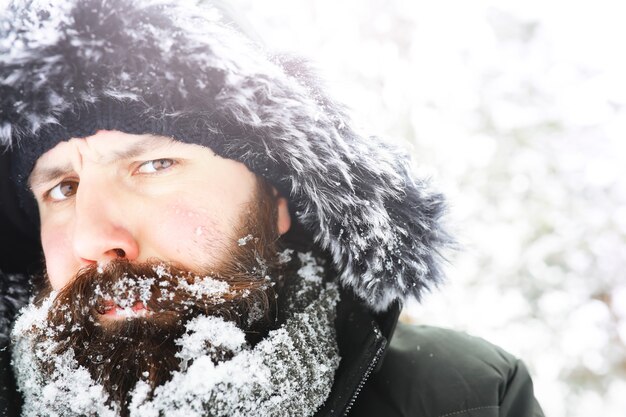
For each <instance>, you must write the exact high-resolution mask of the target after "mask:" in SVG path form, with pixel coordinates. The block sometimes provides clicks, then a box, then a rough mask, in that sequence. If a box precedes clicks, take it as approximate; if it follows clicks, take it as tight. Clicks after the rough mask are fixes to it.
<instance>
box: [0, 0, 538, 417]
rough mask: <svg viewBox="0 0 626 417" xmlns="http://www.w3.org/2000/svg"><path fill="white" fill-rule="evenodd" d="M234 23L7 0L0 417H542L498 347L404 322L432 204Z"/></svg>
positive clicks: (438, 244) (310, 84) (521, 371)
mask: <svg viewBox="0 0 626 417" xmlns="http://www.w3.org/2000/svg"><path fill="white" fill-rule="evenodd" d="M236 26H237V24H236V19H234V16H232V15H231V16H229V15H227V14H225V13H224V9H223V8H220V7H217V6H216V5H213V6H211V7H208V6H207V7H200V6H195V5H186V6H185V7H183V6H180V5H178V4H177V3H175V2H172V3H169V2H163V1H149V0H108V1H105V0H86V1H79V0H65V1H59V2H54V3H52V2H45V1H41V2H40V1H28V2H19V1H16V2H14V3H12V4H11V5H10V6H8V7H7V8H6V10H3V12H2V20H1V21H0V34H1V36H0V144H1V145H2V146H3V147H4V148H5V153H4V154H3V155H2V159H1V160H0V162H1V163H0V170H1V173H2V182H0V186H1V187H2V188H1V190H0V191H1V192H2V194H1V195H2V205H1V206H0V209H1V210H0V216H2V219H1V220H2V222H0V225H1V227H2V228H3V229H2V239H1V243H2V245H3V248H2V249H3V250H2V258H1V259H0V260H1V263H0V267H1V268H2V269H3V270H4V271H5V274H4V275H2V274H0V276H1V280H0V342H1V343H2V350H1V352H0V355H1V356H0V372H1V374H0V380H1V382H2V385H1V386H2V389H1V390H0V404H1V408H0V409H1V410H2V411H3V415H6V416H17V415H20V414H21V415H25V416H58V415H61V416H74V415H76V416H83V415H90V416H93V415H98V416H159V415H167V416H172V415H173V416H177V415H180V416H198V417H200V416H250V415H257V416H314V415H315V416H340V415H350V416H369V415H376V416H409V415H411V416H412V415H428V416H442V415H449V416H452V415H454V416H465V415H467V416H470V415H472V416H496V415H500V416H539V415H541V410H540V408H539V406H538V405H537V403H536V401H535V399H534V396H533V391H532V383H531V380H530V377H529V376H528V373H527V371H526V370H525V368H524V365H523V364H522V363H521V362H519V361H518V360H517V359H515V358H514V357H512V356H511V355H509V354H508V353H506V352H503V351H502V350H501V349H499V348H497V347H495V346H493V345H491V344H489V343H487V342H484V341H482V340H479V339H475V338H471V337H469V336H466V335H462V334H457V333H455V332H452V331H448V330H443V329H435V328H430V327H410V326H407V325H403V324H398V325H397V328H396V324H397V320H398V314H399V311H400V308H401V305H402V304H403V303H404V302H405V301H406V300H407V299H408V298H411V297H413V298H419V297H420V296H421V295H422V293H423V292H424V291H425V290H427V289H429V288H430V287H432V286H433V285H434V284H436V283H437V282H438V281H439V280H440V275H441V274H440V268H439V265H438V263H439V258H440V252H441V251H442V250H443V249H444V248H445V247H446V246H448V245H449V244H450V243H451V240H450V238H449V237H448V235H447V234H446V233H445V232H444V230H443V229H442V226H441V224H440V223H441V216H442V214H443V212H444V202H443V198H442V196H441V195H440V194H438V193H436V192H433V191H431V190H430V189H429V188H428V184H427V183H426V182H424V181H422V180H420V179H416V178H414V177H413V176H412V174H411V169H410V163H409V160H408V158H407V156H406V155H405V154H404V153H403V152H402V151H401V150H399V149H398V148H397V147H396V146H395V145H393V144H391V143H387V142H385V141H383V140H382V139H379V138H374V137H366V136H363V135H362V134H360V133H359V132H357V131H356V130H355V129H354V127H353V126H352V123H351V122H350V120H349V118H348V117H347V115H346V114H345V113H344V111H343V110H342V108H341V107H340V106H339V105H337V104H336V103H335V102H333V101H332V100H331V99H330V98H329V97H328V96H327V95H326V93H325V92H324V91H323V89H322V88H321V86H320V83H319V81H318V80H317V79H316V78H315V76H314V74H313V73H312V72H311V71H310V69H309V68H308V65H307V64H306V63H305V62H303V61H301V60H298V59H296V58H293V57H286V56H271V55H268V54H265V53H263V52H260V51H259V48H258V46H256V45H254V44H253V43H251V41H249V40H248V39H247V38H245V37H244V36H243V35H242V34H241V33H239V32H237V31H236V30H235V27H236ZM33 236H36V237H33ZM42 255H43V259H44V267H43V271H42V273H41V274H37V273H36V272H35V270H36V269H37V268H36V265H37V260H38V259H39V257H40V256H42ZM29 297H30V298H29ZM18 311H19V313H18ZM394 330H395V332H394ZM9 333H10V337H9ZM394 333H395V335H394V337H393V339H392V335H393V334H394ZM9 340H10V341H9Z"/></svg>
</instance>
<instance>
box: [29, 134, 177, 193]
mask: <svg viewBox="0 0 626 417" xmlns="http://www.w3.org/2000/svg"><path fill="white" fill-rule="evenodd" d="M172 143H174V141H173V140H170V141H168V142H164V141H163V138H162V137H155V136H150V137H147V138H145V139H142V140H141V141H139V142H137V143H135V144H134V145H132V146H131V147H130V148H128V149H123V150H121V151H113V152H112V153H111V154H110V155H108V156H107V157H105V158H103V160H102V162H101V163H103V164H110V163H112V162H115V161H120V160H122V161H123V160H126V159H132V158H136V157H138V156H140V155H143V154H144V153H146V152H148V151H153V150H155V149H158V148H161V147H164V146H167V145H171V144H172ZM72 170H73V168H72V165H71V164H69V163H68V164H64V165H57V166H50V167H45V168H35V169H34V170H33V172H32V173H31V174H30V176H29V177H28V185H29V187H30V188H31V189H33V188H35V187H38V186H40V185H41V184H46V183H48V182H52V181H54V180H56V179H58V178H60V177H62V176H63V175H65V174H67V173H68V172H71V171H72Z"/></svg>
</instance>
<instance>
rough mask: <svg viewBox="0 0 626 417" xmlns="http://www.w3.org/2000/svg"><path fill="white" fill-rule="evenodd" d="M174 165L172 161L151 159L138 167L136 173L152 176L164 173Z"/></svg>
mask: <svg viewBox="0 0 626 417" xmlns="http://www.w3.org/2000/svg"><path fill="white" fill-rule="evenodd" d="M172 165H174V160H173V159H167V158H164V159H153V160H151V161H146V162H144V163H143V164H141V165H139V168H137V172H138V173H140V174H152V173H155V172H158V171H164V170H166V169H168V168H170V167H171V166H172Z"/></svg>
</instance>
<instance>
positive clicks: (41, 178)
mask: <svg viewBox="0 0 626 417" xmlns="http://www.w3.org/2000/svg"><path fill="white" fill-rule="evenodd" d="M71 171H72V166H71V165H70V164H67V165H63V166H52V167H46V168H35V169H34V170H33V172H32V173H31V174H30V177H28V186H29V187H30V188H31V190H32V189H33V188H36V187H38V186H40V185H42V184H47V183H49V182H52V181H54V180H56V179H58V178H61V177H62V176H64V175H67V173H68V172H71Z"/></svg>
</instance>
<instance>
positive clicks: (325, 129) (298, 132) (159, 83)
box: [0, 0, 450, 311]
mask: <svg viewBox="0 0 626 417" xmlns="http://www.w3.org/2000/svg"><path fill="white" fill-rule="evenodd" d="M1 15H2V17H1V18H0V19H1V20H0V146H4V147H7V148H10V149H11V153H12V155H14V157H13V159H14V161H13V164H14V170H13V173H14V174H13V181H14V183H15V184H16V185H17V187H18V188H19V189H20V190H22V191H23V190H25V189H26V180H27V178H28V175H29V174H30V171H31V170H32V168H33V166H34V163H35V162H36V160H37V158H38V157H39V156H41V155H42V154H43V153H44V152H46V151H47V150H49V149H51V148H53V147H54V146H55V145H56V144H57V143H59V142H60V141H64V140H68V139H70V138H72V137H86V136H90V135H92V134H94V133H95V132H96V131H97V130H100V129H107V130H120V131H123V132H126V133H137V134H139V133H153V134H158V135H164V136H170V137H173V138H175V139H176V140H180V141H183V142H187V143H196V144H200V145H203V146H207V147H210V148H211V149H213V151H215V152H216V153H217V154H218V155H220V156H223V157H226V158H231V159H234V160H237V161H240V162H242V163H244V164H245V165H246V166H247V167H248V168H249V169H250V170H251V171H253V172H254V173H256V174H257V175H260V176H262V177H265V178H266V179H267V180H269V181H270V182H271V183H272V184H274V185H275V186H276V187H277V188H278V189H279V190H281V192H282V193H283V194H284V195H286V196H288V197H289V201H290V205H291V206H292V208H293V210H294V211H293V212H294V214H295V217H296V219H297V222H298V223H299V224H300V225H301V226H302V227H304V228H305V229H306V230H307V231H309V232H310V233H311V235H312V236H313V239H314V242H315V244H316V245H317V246H318V247H319V248H320V249H322V250H324V251H326V252H327V253H328V254H329V255H330V258H331V259H332V261H333V264H334V267H335V269H336V270H337V272H338V277H339V281H340V282H341V283H342V284H343V285H344V286H345V287H347V288H350V289H352V290H353V291H354V292H355V293H356V294H357V295H358V296H359V297H361V298H362V299H363V300H365V301H366V302H367V303H368V304H369V306H370V307H371V308H372V309H373V310H375V311H383V310H385V309H387V308H388V307H389V305H390V304H392V303H393V302H394V301H397V300H399V301H403V300H405V299H406V298H407V297H411V296H412V297H416V298H419V297H420V295H421V294H422V292H423V290H424V289H426V288H429V287H430V286H431V284H433V283H436V282H437V281H438V280H439V278H440V266H439V258H440V253H439V252H440V250H441V249H442V248H443V247H444V246H446V245H447V244H448V243H449V241H450V240H449V238H448V236H447V234H446V233H445V232H444V231H443V230H442V227H441V224H440V217H441V216H442V214H443V211H444V202H443V198H442V196H441V195H440V194H438V193H436V192H432V191H431V190H430V189H429V188H428V186H427V184H426V182H424V181H423V180H420V179H417V178H414V177H413V175H412V173H411V169H410V160H409V157H408V155H406V154H405V153H404V152H403V151H401V150H400V149H399V148H398V147H397V146H395V145H394V144H392V143H389V142H386V141H383V140H382V139H380V138H377V137H370V136H364V135H362V134H361V133H359V132H357V131H356V130H355V129H354V128H353V126H352V123H351V121H350V120H349V118H348V116H347V115H346V113H345V111H344V110H343V109H342V107H341V106H339V105H338V104H337V103H335V102H334V101H333V100H332V99H331V98H329V97H328V96H327V94H326V93H325V91H324V90H323V89H322V87H321V84H320V82H319V80H318V79H317V78H316V77H315V75H314V73H313V72H312V71H311V70H310V68H309V65H308V64H307V63H306V62H304V61H302V60H300V59H297V58H293V57H287V56H272V55H269V54H267V53H265V52H262V51H261V50H260V48H259V47H258V46H256V45H254V44H252V43H251V42H250V41H249V40H248V39H247V38H245V37H243V36H242V35H241V34H239V33H237V32H236V31H234V30H233V29H232V28H231V27H230V26H229V25H225V24H224V23H223V21H222V20H221V18H220V15H219V12H218V11H217V10H216V9H214V8H211V7H198V6H195V5H193V4H186V3H185V4H184V5H181V2H180V1H178V2H175V1H173V0H172V1H170V2H168V1H160V0H54V1H52V0H30V1H24V0H22V1H16V2H14V3H13V4H12V5H11V6H9V7H8V9H7V10H4V11H2V13H1ZM31 202H32V200H31Z"/></svg>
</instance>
